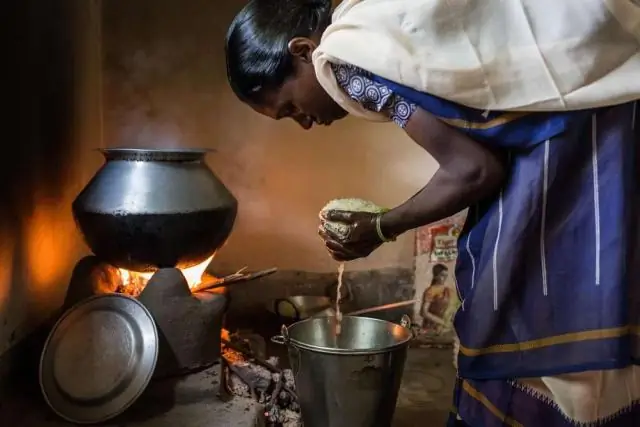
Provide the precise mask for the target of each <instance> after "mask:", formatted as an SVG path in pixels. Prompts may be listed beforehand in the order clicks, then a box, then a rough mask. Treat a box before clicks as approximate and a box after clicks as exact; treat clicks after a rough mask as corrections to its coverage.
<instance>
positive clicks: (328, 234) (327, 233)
mask: <svg viewBox="0 0 640 427" xmlns="http://www.w3.org/2000/svg"><path fill="white" fill-rule="evenodd" d="M318 234H319V235H320V237H322V239H323V240H324V241H327V240H334V241H340V240H342V241H344V240H346V239H345V237H344V236H338V235H337V234H336V233H334V232H333V231H331V230H329V229H327V228H326V227H325V226H324V225H322V224H321V225H320V227H318Z"/></svg>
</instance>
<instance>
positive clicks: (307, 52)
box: [288, 37, 317, 63]
mask: <svg viewBox="0 0 640 427" xmlns="http://www.w3.org/2000/svg"><path fill="white" fill-rule="evenodd" d="M288 47H289V53H290V54H291V55H293V56H295V57H296V58H299V59H300V60H302V61H303V62H308V63H311V56H312V54H313V51H314V50H315V49H316V47H317V45H316V43H315V42H314V41H313V40H311V39H308V38H306V37H294V38H292V39H291V41H289V45H288Z"/></svg>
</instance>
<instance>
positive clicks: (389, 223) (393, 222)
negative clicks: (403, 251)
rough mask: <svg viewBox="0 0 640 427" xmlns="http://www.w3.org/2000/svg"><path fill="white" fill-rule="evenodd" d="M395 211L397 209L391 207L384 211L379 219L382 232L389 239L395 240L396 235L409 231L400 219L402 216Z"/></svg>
mask: <svg viewBox="0 0 640 427" xmlns="http://www.w3.org/2000/svg"><path fill="white" fill-rule="evenodd" d="M394 211H395V209H391V210H390V211H387V212H385V213H383V214H382V215H380V219H379V225H380V232H381V234H382V235H383V236H384V237H385V239H386V240H387V241H389V240H395V239H396V237H398V236H400V235H401V234H403V233H404V232H406V231H407V230H406V229H404V228H403V226H402V224H401V222H400V221H399V219H400V216H399V215H397V213H396V212H394Z"/></svg>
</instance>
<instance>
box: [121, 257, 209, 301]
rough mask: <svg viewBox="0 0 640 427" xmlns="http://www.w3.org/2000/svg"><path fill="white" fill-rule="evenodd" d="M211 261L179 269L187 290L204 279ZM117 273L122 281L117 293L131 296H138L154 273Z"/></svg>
mask: <svg viewBox="0 0 640 427" xmlns="http://www.w3.org/2000/svg"><path fill="white" fill-rule="evenodd" d="M212 259H213V255H211V256H210V257H209V258H207V259H206V260H204V261H202V262H201V263H200V264H197V265H194V266H192V267H188V268H181V269H180V271H181V272H182V274H183V275H184V278H185V279H186V280H187V284H188V285H189V289H191V290H193V289H195V288H196V287H197V286H198V285H199V284H200V283H201V282H202V280H203V278H204V277H205V271H206V270H207V267H208V266H209V264H210V263H211V260H212ZM118 272H119V274H120V280H121V281H122V286H121V289H120V290H119V291H120V292H121V293H124V294H127V295H133V296H138V295H140V294H141V293H142V291H143V290H144V288H145V286H146V285H147V283H148V282H149V280H150V279H151V276H153V274H154V273H155V272H153V271H152V272H148V273H139V272H137V271H130V270H125V269H124V268H119V269H118Z"/></svg>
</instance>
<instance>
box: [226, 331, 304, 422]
mask: <svg viewBox="0 0 640 427" xmlns="http://www.w3.org/2000/svg"><path fill="white" fill-rule="evenodd" d="M222 342H223V346H224V349H223V359H224V360H225V363H226V365H227V369H228V373H227V375H226V376H227V379H228V384H227V387H228V391H229V392H230V393H232V394H235V395H237V396H241V397H252V398H254V399H256V400H257V401H258V402H259V403H261V404H263V405H264V407H265V411H264V417H265V420H264V421H265V422H266V425H268V426H277V427H300V426H302V419H301V417H300V407H299V405H298V402H297V398H296V395H295V391H294V390H295V383H294V379H293V372H292V371H291V370H290V369H280V368H279V367H278V359H277V358H275V357H271V358H269V359H267V360H264V359H262V358H260V357H258V356H256V355H255V354H254V353H253V352H252V350H251V349H250V348H248V346H247V344H248V343H249V340H246V339H242V338H240V337H238V336H237V335H232V336H230V337H229V339H228V340H227V339H224V338H223V340H222Z"/></svg>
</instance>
